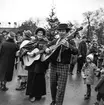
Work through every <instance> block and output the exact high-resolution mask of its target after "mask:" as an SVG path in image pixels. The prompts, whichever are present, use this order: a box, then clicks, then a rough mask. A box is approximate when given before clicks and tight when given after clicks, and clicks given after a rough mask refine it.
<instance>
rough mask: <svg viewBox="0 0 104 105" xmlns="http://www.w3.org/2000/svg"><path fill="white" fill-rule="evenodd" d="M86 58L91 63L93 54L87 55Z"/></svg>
mask: <svg viewBox="0 0 104 105" xmlns="http://www.w3.org/2000/svg"><path fill="white" fill-rule="evenodd" d="M86 58H90V60H91V61H93V60H94V55H93V54H89V55H87V57H86Z"/></svg>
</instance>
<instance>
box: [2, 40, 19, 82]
mask: <svg viewBox="0 0 104 105" xmlns="http://www.w3.org/2000/svg"><path fill="white" fill-rule="evenodd" d="M17 50H18V46H17V45H16V44H15V43H14V41H13V40H12V39H8V40H7V41H4V42H3V43H2V44H1V49H0V81H3V80H6V81H11V80H12V76H13V70H14V63H15V55H16V51H17Z"/></svg>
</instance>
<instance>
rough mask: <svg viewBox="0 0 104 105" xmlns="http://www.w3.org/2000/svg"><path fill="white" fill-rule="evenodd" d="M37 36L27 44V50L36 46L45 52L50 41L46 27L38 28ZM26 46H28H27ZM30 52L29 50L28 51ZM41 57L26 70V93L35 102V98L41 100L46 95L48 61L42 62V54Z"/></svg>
mask: <svg viewBox="0 0 104 105" xmlns="http://www.w3.org/2000/svg"><path fill="white" fill-rule="evenodd" d="M35 34H36V38H35V40H32V42H31V43H29V45H31V46H32V47H29V45H28V44H27V50H28V47H29V49H31V50H33V49H35V48H38V49H39V52H41V51H42V52H44V50H45V45H46V44H47V43H48V40H47V38H46V36H45V35H46V31H45V29H44V28H38V29H37V30H36V32H35ZM25 47H26V46H25ZM28 52H29V51H28ZM42 52H41V53H40V58H39V59H38V60H36V61H34V62H33V63H32V64H31V65H30V66H26V68H25V69H26V70H28V81H27V89H26V95H29V100H30V101H31V102H34V101H35V100H40V99H41V98H42V96H43V95H46V81H45V72H46V70H47V69H48V63H47V62H41V55H42ZM36 55H37V53H34V54H33V55H31V56H33V57H34V56H36Z"/></svg>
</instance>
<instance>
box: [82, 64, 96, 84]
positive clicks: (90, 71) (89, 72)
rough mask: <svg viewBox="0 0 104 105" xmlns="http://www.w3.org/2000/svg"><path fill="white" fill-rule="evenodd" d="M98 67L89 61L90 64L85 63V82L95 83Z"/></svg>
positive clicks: (83, 71)
mask: <svg viewBox="0 0 104 105" xmlns="http://www.w3.org/2000/svg"><path fill="white" fill-rule="evenodd" d="M96 70H97V67H96V65H95V64H94V63H89V64H88V65H87V64H86V63H85V64H84V66H83V68H82V74H83V75H82V77H83V78H84V80H85V84H90V85H93V84H94V75H95V71H96Z"/></svg>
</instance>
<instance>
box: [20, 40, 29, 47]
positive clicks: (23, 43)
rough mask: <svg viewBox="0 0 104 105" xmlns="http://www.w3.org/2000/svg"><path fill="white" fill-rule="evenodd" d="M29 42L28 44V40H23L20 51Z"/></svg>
mask: <svg viewBox="0 0 104 105" xmlns="http://www.w3.org/2000/svg"><path fill="white" fill-rule="evenodd" d="M29 42H30V41H29V40H24V41H23V42H22V43H21V45H20V49H21V48H23V47H24V46H25V45H27V44H28V43H29Z"/></svg>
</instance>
